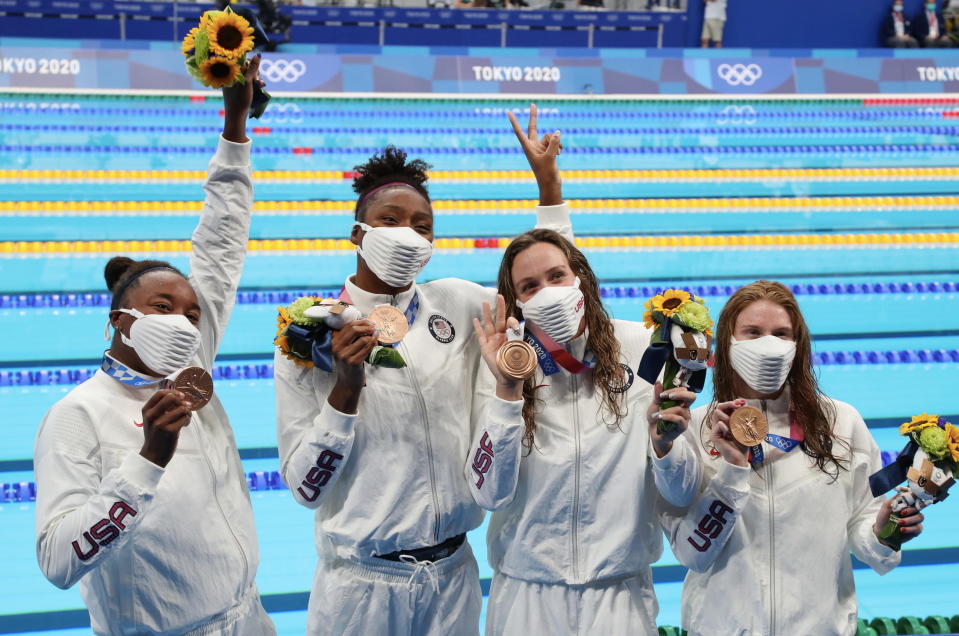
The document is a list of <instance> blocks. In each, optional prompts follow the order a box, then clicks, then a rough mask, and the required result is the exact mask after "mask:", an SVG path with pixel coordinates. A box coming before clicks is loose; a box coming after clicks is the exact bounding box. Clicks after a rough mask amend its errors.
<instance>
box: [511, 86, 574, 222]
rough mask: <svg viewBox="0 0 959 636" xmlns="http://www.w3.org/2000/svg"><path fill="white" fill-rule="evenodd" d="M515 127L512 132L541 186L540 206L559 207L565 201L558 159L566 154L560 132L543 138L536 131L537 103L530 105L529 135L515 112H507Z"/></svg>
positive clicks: (547, 134) (537, 183) (537, 182)
mask: <svg viewBox="0 0 959 636" xmlns="http://www.w3.org/2000/svg"><path fill="white" fill-rule="evenodd" d="M507 115H508V116H509V121H510V123H511V124H512V125H513V132H514V133H516V138H517V139H518V140H519V144H520V146H522V148H523V153H524V154H525V155H526V160H527V161H529V167H530V168H531V169H532V170H533V175H534V176H535V177H536V185H538V186H539V204H540V205H559V204H560V203H562V202H563V182H562V179H561V178H560V173H559V164H558V163H557V161H556V157H558V156H559V154H560V153H561V152H562V151H563V144H562V141H561V139H560V132H559V131H558V130H557V131H554V132H551V133H546V134H545V135H543V136H542V137H540V136H539V131H538V130H537V128H536V119H537V112H536V104H530V105H529V126H528V129H527V131H526V132H523V128H522V127H521V126H520V125H519V121H518V120H517V119H516V116H515V115H514V114H513V113H507Z"/></svg>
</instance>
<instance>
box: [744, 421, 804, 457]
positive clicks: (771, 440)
mask: <svg viewBox="0 0 959 636" xmlns="http://www.w3.org/2000/svg"><path fill="white" fill-rule="evenodd" d="M804 439H806V434H805V432H804V431H803V429H802V426H800V425H799V420H798V419H797V418H796V413H795V412H794V411H790V412H789V437H783V436H782V435H775V434H773V433H768V434H767V435H766V440H765V441H766V443H767V444H770V445H772V446H775V447H776V448H778V449H779V450H781V451H782V452H784V453H788V452H789V451H791V450H792V449H794V448H796V447H797V446H799V444H801V443H802V441H803V440H804ZM765 458H766V454H765V453H764V452H763V445H762V444H756V445H755V446H753V447H752V448H750V449H749V458H748V459H749V462H750V463H752V464H761V463H763V460H764V459H765Z"/></svg>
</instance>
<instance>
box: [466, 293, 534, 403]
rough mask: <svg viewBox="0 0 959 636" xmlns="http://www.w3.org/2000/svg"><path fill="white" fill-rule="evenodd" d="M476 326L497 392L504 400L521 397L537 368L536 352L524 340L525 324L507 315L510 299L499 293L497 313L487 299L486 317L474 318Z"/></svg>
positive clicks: (484, 312)
mask: <svg viewBox="0 0 959 636" xmlns="http://www.w3.org/2000/svg"><path fill="white" fill-rule="evenodd" d="M473 329H474V331H475V332H476V340H477V341H478V342H479V345H480V350H481V351H482V353H483V359H484V360H486V365H487V366H488V367H489V369H490V371H491V372H492V374H493V376H494V377H495V378H496V384H497V387H496V395H497V396H499V397H500V398H501V399H504V400H511V401H513V400H519V399H521V398H522V396H523V383H524V382H525V381H526V379H527V378H529V377H532V375H533V372H534V371H535V370H536V354H535V353H534V352H533V348H532V347H531V346H529V345H528V344H526V343H525V342H524V341H523V325H521V324H520V323H519V321H518V320H516V318H513V317H510V318H508V319H507V318H506V301H505V300H504V299H503V296H502V295H497V297H496V317H495V319H494V317H493V313H492V311H491V310H490V306H489V303H486V302H484V303H483V321H482V322H480V320H479V319H478V318H474V319H473Z"/></svg>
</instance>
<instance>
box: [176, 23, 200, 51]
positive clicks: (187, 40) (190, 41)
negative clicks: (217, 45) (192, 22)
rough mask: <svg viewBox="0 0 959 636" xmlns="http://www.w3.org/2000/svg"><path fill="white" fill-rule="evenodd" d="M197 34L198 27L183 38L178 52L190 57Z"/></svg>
mask: <svg viewBox="0 0 959 636" xmlns="http://www.w3.org/2000/svg"><path fill="white" fill-rule="evenodd" d="M199 32H200V28H199V27H193V28H192V29H190V31H189V33H187V34H186V37H184V38H183V44H182V45H181V46H180V50H181V51H183V54H184V55H190V54H191V53H192V52H193V49H194V47H195V46H196V34H197V33H199Z"/></svg>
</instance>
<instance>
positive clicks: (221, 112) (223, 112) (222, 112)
mask: <svg viewBox="0 0 959 636" xmlns="http://www.w3.org/2000/svg"><path fill="white" fill-rule="evenodd" d="M225 114H226V111H225V110H223V109H222V108H221V109H220V117H223V115H225Z"/></svg>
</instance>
